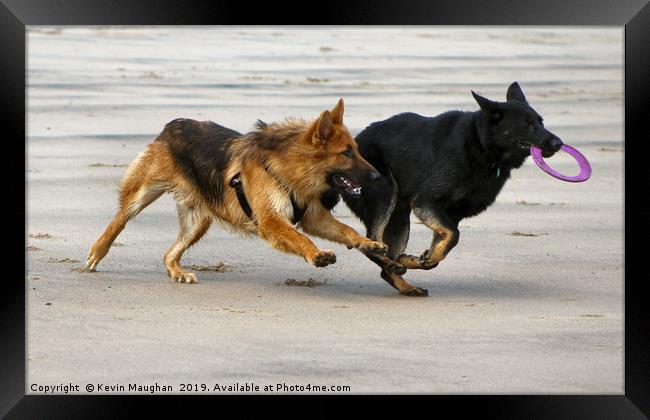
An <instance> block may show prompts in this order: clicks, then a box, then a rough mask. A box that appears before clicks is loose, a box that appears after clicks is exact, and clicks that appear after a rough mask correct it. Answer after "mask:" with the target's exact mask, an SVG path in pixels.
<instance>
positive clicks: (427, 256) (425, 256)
mask: <svg viewBox="0 0 650 420" xmlns="http://www.w3.org/2000/svg"><path fill="white" fill-rule="evenodd" d="M438 264H440V261H436V260H435V259H434V258H433V257H432V256H431V250H429V249H427V250H426V251H424V252H423V253H422V255H420V269H422V270H431V269H432V268H435V267H437V266H438Z"/></svg>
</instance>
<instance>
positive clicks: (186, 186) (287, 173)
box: [87, 100, 386, 283]
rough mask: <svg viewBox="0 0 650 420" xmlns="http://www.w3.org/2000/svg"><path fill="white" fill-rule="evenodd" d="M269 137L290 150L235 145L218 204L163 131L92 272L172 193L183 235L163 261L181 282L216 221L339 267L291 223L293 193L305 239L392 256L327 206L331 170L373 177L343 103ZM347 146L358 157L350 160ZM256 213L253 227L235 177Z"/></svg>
mask: <svg viewBox="0 0 650 420" xmlns="http://www.w3.org/2000/svg"><path fill="white" fill-rule="evenodd" d="M261 130H262V133H261V135H262V136H264V138H274V137H273V136H275V135H278V134H282V135H283V136H285V137H286V136H290V137H291V139H290V141H287V143H286V145H283V146H282V147H277V148H270V149H269V148H261V147H257V145H256V144H255V143H254V141H253V140H252V137H251V136H250V134H249V135H244V136H242V137H239V138H237V139H236V140H233V141H232V143H231V144H230V146H229V149H228V150H229V152H230V160H229V161H228V164H227V167H226V169H225V176H224V184H225V185H224V188H223V199H222V200H221V201H220V203H219V204H214V203H211V202H210V201H208V200H207V199H206V197H205V196H203V195H202V194H201V192H200V191H199V189H198V188H197V186H196V185H194V184H193V182H192V181H190V180H189V179H188V178H187V177H186V176H184V175H183V172H182V171H181V169H180V168H179V167H178V166H177V164H176V163H175V161H174V158H173V156H172V154H171V152H170V150H169V149H168V147H167V146H166V143H165V140H166V138H165V136H171V135H178V133H168V132H166V131H163V133H161V135H160V136H159V138H158V139H157V140H160V141H155V142H153V143H151V144H149V145H148V146H147V148H146V150H145V151H144V152H143V153H141V154H140V155H139V156H138V157H137V158H136V159H135V160H134V161H133V162H132V163H131V165H130V166H129V168H128V169H127V171H126V173H125V175H124V178H123V180H122V184H121V188H120V208H119V210H118V212H117V214H116V215H115V217H114V218H113V220H112V221H111V223H110V224H109V225H108V227H107V228H106V230H105V231H104V233H103V234H102V235H101V236H100V237H99V239H98V240H97V241H96V242H95V244H94V245H93V246H92V248H91V249H90V252H89V254H88V260H87V266H88V268H89V269H91V270H95V268H96V267H97V264H98V263H99V262H100V261H101V260H102V258H104V257H105V256H106V254H107V253H108V251H109V250H110V247H111V244H112V243H113V241H114V240H115V239H116V238H117V236H118V235H119V234H120V232H121V231H122V230H123V229H124V227H125V226H126V223H127V222H128V221H129V220H130V219H132V218H133V217H135V216H136V215H137V214H138V213H140V211H142V210H143V209H144V208H145V207H146V206H147V205H149V204H150V203H152V202H153V201H154V200H156V199H157V198H158V197H160V195H162V194H163V193H164V192H170V193H172V194H173V195H174V199H175V200H176V204H177V210H178V216H179V225H180V231H179V234H178V237H177V239H176V242H175V243H174V244H173V245H172V246H171V247H170V248H169V250H168V251H167V253H166V254H165V257H164V259H163V261H164V264H165V267H166V269H167V272H168V273H169V275H170V277H171V278H172V280H174V281H178V282H182V283H194V282H196V281H197V279H196V276H195V274H194V273H188V272H186V271H184V270H183V269H182V267H181V265H180V259H181V257H182V255H183V253H184V252H185V250H187V248H189V247H190V246H191V245H193V244H194V243H196V242H197V241H198V240H200V239H201V237H202V236H203V235H204V234H205V233H206V232H207V231H208V229H209V228H210V225H211V223H212V221H213V220H215V219H216V220H218V221H220V222H222V223H223V224H224V225H226V226H228V227H230V228H231V229H233V230H235V231H238V232H241V233H244V234H250V235H258V236H259V237H261V238H262V239H264V240H266V241H267V242H268V243H269V244H270V245H271V246H272V247H273V248H275V249H277V250H280V251H283V252H288V253H292V254H296V255H300V256H302V257H303V258H304V259H305V260H306V261H307V262H309V263H311V264H314V265H317V266H325V265H328V264H331V263H333V262H334V261H335V259H336V257H335V255H334V253H333V252H332V251H328V250H320V249H319V248H318V247H317V246H316V245H315V244H314V243H313V242H312V241H311V240H310V239H309V238H307V237H306V236H305V235H303V234H302V233H300V232H299V231H298V230H297V229H296V227H294V226H293V224H292V223H291V222H290V220H291V218H292V216H293V208H292V205H291V199H290V195H289V194H290V193H292V194H293V196H294V198H295V200H296V201H297V203H298V204H299V205H300V206H302V207H304V208H306V210H305V215H304V217H303V220H302V222H301V226H302V228H303V230H304V231H305V232H306V233H309V234H312V235H314V236H318V237H321V238H324V239H327V240H331V241H334V242H338V243H342V244H345V245H347V246H348V247H350V248H351V247H355V248H358V249H360V250H361V251H363V252H376V253H382V252H385V250H386V247H385V245H384V244H382V243H379V242H374V241H371V240H369V239H367V238H365V237H363V236H361V235H359V234H358V233H357V232H356V231H354V230H353V229H352V228H350V227H349V226H347V225H345V224H343V223H341V222H339V221H337V220H336V219H334V217H333V216H332V215H331V213H330V212H329V211H328V210H327V209H326V208H325V207H323V205H322V204H321V202H320V196H321V194H322V193H323V192H324V191H325V190H326V189H327V188H329V185H328V184H327V181H326V176H325V175H326V174H327V173H328V172H329V171H330V170H331V169H332V168H338V169H345V168H349V167H352V166H354V165H357V167H362V168H364V169H367V170H374V168H372V166H371V165H370V164H368V163H367V162H366V161H365V160H364V159H363V158H362V157H361V155H360V154H359V151H358V149H357V145H356V143H355V142H354V140H353V139H352V137H351V136H350V134H349V132H348V130H347V128H346V127H345V126H344V125H343V101H342V100H340V101H339V103H338V104H337V106H336V107H335V108H334V109H333V110H331V111H324V112H323V113H321V115H320V116H319V118H318V119H317V120H316V121H314V122H311V123H308V122H306V121H304V120H299V119H290V120H287V121H285V122H283V123H274V124H269V125H267V126H265V127H263V128H261ZM348 147H351V148H352V149H353V151H354V156H353V158H350V157H344V156H343V155H342V152H344V151H345V150H346V149H347V148H348ZM238 173H239V174H240V180H241V182H242V186H243V189H244V192H245V195H246V197H247V199H248V201H249V204H250V206H251V209H252V211H253V216H254V220H251V219H249V217H248V216H247V215H246V214H245V213H244V211H243V210H242V208H241V206H240V203H239V201H238V199H237V194H236V192H235V190H234V189H233V188H230V187H229V186H228V185H227V184H228V182H229V180H230V179H232V178H233V177H234V176H235V175H236V174H238Z"/></svg>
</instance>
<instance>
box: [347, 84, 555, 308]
mask: <svg viewBox="0 0 650 420" xmlns="http://www.w3.org/2000/svg"><path fill="white" fill-rule="evenodd" d="M472 95H473V96H474V99H476V102H478V104H479V106H480V107H481V110H480V111H476V112H462V111H449V112H445V113H443V114H440V115H438V116H436V117H432V118H431V117H423V116H421V115H418V114H414V113H405V114H399V115H396V116H394V117H391V118H389V119H387V120H384V121H380V122H376V123H373V124H371V125H370V126H369V127H367V128H366V129H365V130H363V131H362V132H361V133H359V135H358V136H357V138H356V141H357V143H358V145H359V151H360V152H361V155H362V156H363V157H364V158H365V159H366V160H367V161H368V162H369V163H370V164H371V165H373V166H374V167H375V168H376V169H377V170H378V171H379V172H380V173H381V174H382V177H381V178H380V179H379V180H377V181H376V182H375V183H373V184H370V185H369V186H367V187H364V188H363V191H362V193H361V196H360V197H359V198H353V197H343V199H344V201H345V203H346V204H347V205H348V206H349V207H350V209H351V210H352V211H353V212H354V213H355V214H356V215H357V216H358V217H359V218H360V219H361V220H362V221H363V223H364V224H365V225H366V229H367V236H368V238H370V239H372V240H374V241H383V242H384V243H385V244H386V245H388V247H389V250H388V254H387V255H386V256H377V255H371V254H368V255H367V256H368V258H370V259H371V260H372V261H374V262H375V263H377V264H378V265H379V266H380V267H381V268H382V271H381V277H382V278H383V279H384V280H386V282H388V283H389V284H390V285H391V286H393V287H395V288H396V289H398V290H399V291H400V293H402V294H405V295H409V296H426V295H427V294H428V292H427V290H426V289H422V288H418V287H415V286H413V285H411V284H409V283H408V282H406V281H405V280H404V279H403V278H402V277H401V275H402V274H404V273H405V272H406V269H407V268H414V269H424V270H429V269H431V268H433V267H435V266H437V265H438V263H439V262H440V261H442V260H443V259H444V258H445V256H446V255H447V254H448V253H449V251H450V250H451V249H452V248H453V247H454V246H455V245H456V244H457V243H458V237H459V232H458V223H459V221H460V220H462V219H464V218H466V217H471V216H475V215H477V214H479V213H481V212H482V211H484V210H485V209H486V208H487V207H488V206H490V205H491V204H492V203H493V202H494V200H495V199H496V196H497V194H499V191H501V188H502V187H503V184H504V183H505V182H506V180H507V179H508V178H509V177H510V171H511V170H512V169H514V168H518V167H520V166H521V165H522V164H523V163H524V160H525V159H526V157H528V155H529V154H530V146H531V145H535V146H537V147H539V148H541V149H542V152H543V153H542V154H543V156H544V157H550V156H552V155H553V154H554V153H555V152H557V151H558V150H559V149H560V147H561V146H562V141H561V140H560V139H559V138H558V137H557V136H555V135H554V134H553V133H551V132H550V131H548V130H547V129H546V128H544V125H543V123H542V117H540V115H539V114H538V113H537V112H535V110H534V109H533V108H531V107H530V105H528V103H527V102H526V98H525V97H524V93H523V92H522V91H521V88H520V87H519V84H518V83H517V82H515V83H513V84H512V85H510V87H509V88H508V92H507V94H506V98H507V102H493V101H491V100H489V99H486V98H484V97H482V96H479V95H477V94H476V93H474V92H473V91H472ZM411 211H413V212H414V213H415V215H416V216H417V217H418V218H419V219H420V220H421V221H422V222H423V223H424V224H425V225H426V226H427V227H429V228H430V229H431V230H433V240H432V242H431V247H430V248H429V249H428V250H426V251H424V253H423V254H422V255H421V256H420V257H416V256H412V255H406V254H403V252H404V250H405V249H406V243H407V241H408V237H409V216H410V214H411Z"/></svg>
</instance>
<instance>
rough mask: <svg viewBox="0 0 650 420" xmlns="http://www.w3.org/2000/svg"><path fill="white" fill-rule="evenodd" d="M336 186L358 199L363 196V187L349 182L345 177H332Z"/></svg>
mask: <svg viewBox="0 0 650 420" xmlns="http://www.w3.org/2000/svg"><path fill="white" fill-rule="evenodd" d="M332 181H334V184H335V185H336V186H337V187H338V188H340V189H342V190H343V191H345V192H346V193H347V194H349V195H351V196H355V197H358V196H360V195H361V185H359V184H357V183H355V182H353V181H351V180H349V179H348V178H346V177H344V176H343V175H334V176H332Z"/></svg>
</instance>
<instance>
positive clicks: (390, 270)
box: [368, 202, 429, 296]
mask: <svg viewBox="0 0 650 420" xmlns="http://www.w3.org/2000/svg"><path fill="white" fill-rule="evenodd" d="M410 214H411V208H410V206H409V204H408V202H398V203H397V204H396V206H395V209H394V210H393V214H391V216H390V219H389V221H388V224H387V225H386V228H385V230H384V235H383V241H384V243H385V244H386V245H388V254H387V256H376V255H368V258H369V259H370V260H371V261H373V262H374V263H375V264H377V265H378V266H379V267H381V278H382V279H384V280H385V281H386V283H388V284H390V285H391V286H392V287H394V288H395V289H397V290H398V291H399V292H400V293H401V294H403V295H407V296H427V295H428V294H429V292H428V291H427V290H426V289H422V288H420V287H416V286H413V285H412V284H410V283H409V282H407V281H406V280H404V278H402V276H401V274H404V272H406V270H395V269H394V264H395V262H394V259H395V258H396V257H397V256H398V255H401V254H402V253H403V252H404V249H406V243H407V242H408V238H409V231H410V218H409V216H410Z"/></svg>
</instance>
